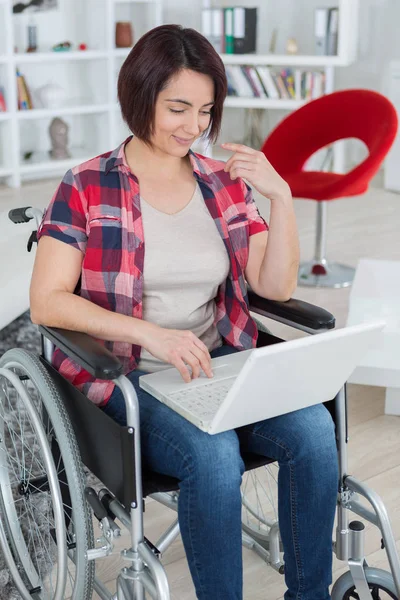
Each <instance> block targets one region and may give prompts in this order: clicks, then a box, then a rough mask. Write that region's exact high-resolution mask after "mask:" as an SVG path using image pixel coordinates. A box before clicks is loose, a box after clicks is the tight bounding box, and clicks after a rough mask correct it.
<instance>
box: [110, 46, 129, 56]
mask: <svg viewBox="0 0 400 600" xmlns="http://www.w3.org/2000/svg"><path fill="white" fill-rule="evenodd" d="M131 50H132V47H130V48H114V50H113V54H114V56H123V57H125V56H128V54H129V52H130V51H131Z"/></svg>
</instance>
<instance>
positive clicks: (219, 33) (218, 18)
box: [210, 8, 225, 54]
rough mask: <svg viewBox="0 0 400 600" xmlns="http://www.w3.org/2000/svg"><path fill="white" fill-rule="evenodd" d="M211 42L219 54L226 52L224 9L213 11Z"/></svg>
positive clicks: (213, 9)
mask: <svg viewBox="0 0 400 600" xmlns="http://www.w3.org/2000/svg"><path fill="white" fill-rule="evenodd" d="M210 42H211V43H212V45H213V46H214V48H215V50H216V51H217V52H218V53H219V54H221V53H222V52H224V51H225V35H224V10H223V9H222V8H212V9H211V39H210Z"/></svg>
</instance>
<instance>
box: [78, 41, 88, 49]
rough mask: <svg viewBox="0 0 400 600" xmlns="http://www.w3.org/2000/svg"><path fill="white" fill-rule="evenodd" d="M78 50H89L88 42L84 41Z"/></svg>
mask: <svg viewBox="0 0 400 600" xmlns="http://www.w3.org/2000/svg"><path fill="white" fill-rule="evenodd" d="M78 50H87V44H85V43H84V42H82V44H79V46H78Z"/></svg>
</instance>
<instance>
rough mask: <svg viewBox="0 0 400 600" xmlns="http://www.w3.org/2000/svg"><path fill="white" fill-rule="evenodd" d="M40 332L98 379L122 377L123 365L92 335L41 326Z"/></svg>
mask: <svg viewBox="0 0 400 600" xmlns="http://www.w3.org/2000/svg"><path fill="white" fill-rule="evenodd" d="M39 331H40V333H42V334H43V335H44V336H45V337H46V338H47V339H49V340H50V341H51V342H53V344H54V345H55V346H57V348H60V350H62V351H63V352H65V354H66V355H67V356H69V358H72V360H74V361H75V362H77V363H78V364H79V365H80V366H81V367H82V368H83V369H85V370H86V371H88V372H89V373H90V374H91V375H94V377H96V378H97V379H116V378H117V377H119V376H120V375H121V373H122V364H121V362H120V361H119V360H118V358H117V357H116V356H114V355H113V354H112V353H111V352H110V351H109V350H107V348H105V347H104V346H102V345H101V344H98V343H97V342H96V340H95V339H93V338H92V337H90V335H87V334H86V333H81V332H79V331H69V330H67V329H59V328H58V327H45V326H44V325H40V326H39Z"/></svg>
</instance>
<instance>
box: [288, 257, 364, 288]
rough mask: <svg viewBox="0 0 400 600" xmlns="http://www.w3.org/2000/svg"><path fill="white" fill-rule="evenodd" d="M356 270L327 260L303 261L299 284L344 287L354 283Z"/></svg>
mask: <svg viewBox="0 0 400 600" xmlns="http://www.w3.org/2000/svg"><path fill="white" fill-rule="evenodd" d="M355 272H356V270H355V269H353V267H348V266H347V265H341V264H339V263H330V262H328V261H327V260H322V261H320V262H317V261H315V260H311V261H309V262H306V263H301V265H300V268H299V276H298V284H299V285H300V286H305V287H330V288H344V287H348V286H349V285H351V284H352V282H353V279H354V275H355Z"/></svg>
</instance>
